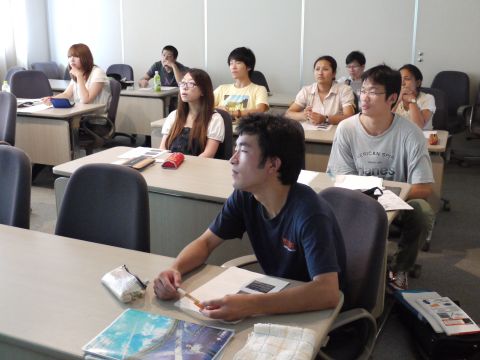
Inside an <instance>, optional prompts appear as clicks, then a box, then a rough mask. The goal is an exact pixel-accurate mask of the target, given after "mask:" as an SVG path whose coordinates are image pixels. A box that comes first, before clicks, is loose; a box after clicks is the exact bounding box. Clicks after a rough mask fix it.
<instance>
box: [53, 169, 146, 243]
mask: <svg viewBox="0 0 480 360" xmlns="http://www.w3.org/2000/svg"><path fill="white" fill-rule="evenodd" d="M55 234H57V235H62V236H68V237H72V238H75V239H80V240H86V241H91V242H96V243H100V244H106V245H111V246H117V247H123V248H126V249H131V250H139V251H145V252H149V251H150V216H149V205H148V190H147V183H146V182H145V179H144V178H143V176H142V175H141V174H140V173H139V172H138V171H136V170H133V169H131V168H129V167H126V166H120V165H112V164H88V165H84V166H82V167H81V168H79V169H78V170H76V171H75V172H74V173H73V175H72V177H71V178H70V180H69V182H68V185H67V187H66V189H65V196H64V198H63V201H62V204H61V206H60V212H59V215H58V220H57V225H56V229H55Z"/></svg>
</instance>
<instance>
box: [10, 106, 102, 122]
mask: <svg viewBox="0 0 480 360" xmlns="http://www.w3.org/2000/svg"><path fill="white" fill-rule="evenodd" d="M103 107H105V104H81V103H77V104H75V105H74V106H72V107H71V108H65V109H63V108H53V107H51V108H48V109H45V110H41V111H36V112H21V113H17V116H28V117H42V118H52V119H67V118H72V117H75V116H78V115H83V114H86V113H89V112H94V111H95V110H98V109H101V108H103Z"/></svg>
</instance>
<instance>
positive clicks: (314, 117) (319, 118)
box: [310, 111, 326, 125]
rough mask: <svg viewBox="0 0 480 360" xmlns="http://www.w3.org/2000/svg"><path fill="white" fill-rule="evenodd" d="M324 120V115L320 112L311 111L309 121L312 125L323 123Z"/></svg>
mask: <svg viewBox="0 0 480 360" xmlns="http://www.w3.org/2000/svg"><path fill="white" fill-rule="evenodd" d="M325 120H326V116H324V115H322V114H319V113H316V112H313V111H312V112H311V114H310V122H311V123H312V124H313V125H320V124H323V123H324V122H325Z"/></svg>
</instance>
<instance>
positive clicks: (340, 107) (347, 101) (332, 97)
mask: <svg viewBox="0 0 480 360" xmlns="http://www.w3.org/2000/svg"><path fill="white" fill-rule="evenodd" d="M313 69H314V71H313V74H314V76H315V80H316V82H315V83H313V84H312V85H307V86H304V87H303V88H302V89H301V90H300V92H299V93H298V94H297V97H296V98H295V102H294V103H293V104H292V105H291V106H290V107H289V108H288V110H287V112H286V113H285V115H286V116H287V117H289V118H291V119H294V120H299V121H305V120H306V121H310V122H311V123H312V124H314V125H319V124H322V123H330V124H338V123H339V122H340V121H342V120H343V119H346V118H348V117H350V116H352V115H353V114H354V113H355V106H354V95H353V91H352V88H351V87H350V86H348V85H345V84H339V83H337V82H336V81H335V75H336V72H337V62H336V61H335V59H334V58H333V57H331V56H328V55H325V56H321V57H319V58H318V59H317V60H315V63H314V64H313Z"/></svg>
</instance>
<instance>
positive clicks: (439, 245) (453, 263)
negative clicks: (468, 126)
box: [31, 134, 480, 359]
mask: <svg viewBox="0 0 480 360" xmlns="http://www.w3.org/2000/svg"><path fill="white" fill-rule="evenodd" d="M452 144H453V149H454V155H453V158H452V160H451V161H450V162H449V163H448V164H446V167H445V176H444V184H443V194H444V197H445V198H447V199H448V200H449V201H450V208H451V210H450V211H442V212H440V213H439V214H438V215H437V221H436V225H435V229H434V232H433V236H432V241H431V248H430V251H428V252H421V253H420V255H419V258H418V261H417V262H418V263H419V264H421V265H422V273H421V277H420V278H418V279H410V288H416V289H430V290H434V291H437V292H438V293H440V294H441V295H443V296H449V297H450V298H452V299H455V300H459V301H460V304H461V306H462V308H463V309H464V310H465V311H466V312H467V313H468V314H469V315H470V316H471V317H472V318H473V319H474V320H475V321H476V322H477V323H480V305H479V303H480V220H479V215H478V214H479V213H480V211H479V210H478V209H479V208H480V193H479V192H477V190H478V188H479V187H478V184H480V161H478V162H472V163H471V165H470V166H468V167H465V166H461V165H460V164H459V162H458V161H457V160H456V159H455V157H463V156H464V155H465V154H467V153H468V154H476V155H479V156H480V141H469V142H467V141H465V137H464V134H457V135H455V136H454V138H453V143H452ZM53 182H54V176H53V175H52V173H51V168H45V169H44V170H42V172H41V173H40V175H39V176H38V177H37V178H36V180H35V181H34V184H33V185H34V186H33V188H32V215H31V228H32V229H34V230H39V231H42V232H47V233H53V232H54V228H55V221H56V206H55V196H54V192H53ZM373 358H376V359H416V358H418V354H417V352H416V350H415V346H414V344H413V341H412V336H411V334H410V333H409V332H408V330H407V329H406V328H405V327H404V326H403V324H402V323H401V321H400V316H399V315H398V314H397V313H396V312H395V311H393V312H392V314H391V316H390V317H389V319H388V321H387V323H386V325H385V327H384V330H383V331H382V332H381V334H380V335H379V338H378V340H377V344H376V347H375V351H374V353H373Z"/></svg>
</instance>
